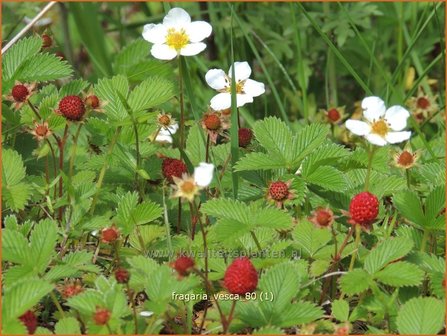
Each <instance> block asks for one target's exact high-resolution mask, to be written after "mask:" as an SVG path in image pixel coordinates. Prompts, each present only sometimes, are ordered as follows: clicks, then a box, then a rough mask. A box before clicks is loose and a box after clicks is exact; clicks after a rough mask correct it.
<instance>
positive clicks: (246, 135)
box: [238, 128, 253, 148]
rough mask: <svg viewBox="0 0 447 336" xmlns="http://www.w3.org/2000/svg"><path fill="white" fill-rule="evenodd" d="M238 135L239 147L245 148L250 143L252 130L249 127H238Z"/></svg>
mask: <svg viewBox="0 0 447 336" xmlns="http://www.w3.org/2000/svg"><path fill="white" fill-rule="evenodd" d="M238 136H239V147H243V148H245V147H247V146H248V145H249V144H250V143H251V139H252V138H253V132H252V130H251V129H249V128H239V131H238Z"/></svg>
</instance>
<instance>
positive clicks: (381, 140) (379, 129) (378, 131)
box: [346, 97, 411, 146]
mask: <svg viewBox="0 0 447 336" xmlns="http://www.w3.org/2000/svg"><path fill="white" fill-rule="evenodd" d="M362 109H363V117H364V118H365V119H366V122H365V121H360V120H354V119H349V120H347V121H346V128H347V129H349V130H350V131H351V132H352V133H354V134H356V135H359V136H363V137H365V138H366V140H368V141H369V142H370V143H372V144H373V145H377V146H385V145H386V144H388V143H390V144H395V143H399V142H402V141H405V140H408V139H409V138H410V136H411V132H409V131H402V130H403V129H404V128H405V127H406V126H407V119H408V117H409V116H410V113H409V112H408V111H407V110H406V109H404V108H403V107H402V106H398V105H395V106H391V107H390V108H388V109H386V108H385V103H384V101H383V100H382V99H380V98H379V97H366V98H365V99H363V101H362Z"/></svg>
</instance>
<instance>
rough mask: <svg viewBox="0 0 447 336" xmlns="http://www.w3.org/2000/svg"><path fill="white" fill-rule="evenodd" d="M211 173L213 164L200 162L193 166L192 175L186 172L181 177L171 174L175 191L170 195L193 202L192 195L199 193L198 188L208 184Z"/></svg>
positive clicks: (211, 177)
mask: <svg viewBox="0 0 447 336" xmlns="http://www.w3.org/2000/svg"><path fill="white" fill-rule="evenodd" d="M213 175H214V165H213V164H212V163H206V162H200V163H199V166H198V167H195V168H194V175H193V176H189V175H188V174H183V176H182V178H178V177H176V176H173V177H172V179H173V181H174V183H175V185H174V186H173V187H174V190H175V191H174V194H173V195H172V197H180V198H183V199H186V200H188V201H189V202H193V201H194V197H196V196H197V195H198V194H199V193H200V190H201V189H204V188H206V187H208V186H209V185H210V183H211V181H212V180H213Z"/></svg>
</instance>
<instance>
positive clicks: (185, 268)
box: [172, 255, 195, 276]
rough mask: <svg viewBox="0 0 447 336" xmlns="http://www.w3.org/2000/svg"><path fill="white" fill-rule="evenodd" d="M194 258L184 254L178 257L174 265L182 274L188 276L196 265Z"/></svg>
mask: <svg viewBox="0 0 447 336" xmlns="http://www.w3.org/2000/svg"><path fill="white" fill-rule="evenodd" d="M194 264H195V263H194V260H193V259H192V258H190V257H188V256H185V255H182V256H180V257H178V258H177V259H176V260H175V261H174V262H173V263H172V267H173V268H174V269H175V270H176V271H177V273H178V274H179V275H181V276H186V275H188V274H189V271H190V270H191V268H193V267H194Z"/></svg>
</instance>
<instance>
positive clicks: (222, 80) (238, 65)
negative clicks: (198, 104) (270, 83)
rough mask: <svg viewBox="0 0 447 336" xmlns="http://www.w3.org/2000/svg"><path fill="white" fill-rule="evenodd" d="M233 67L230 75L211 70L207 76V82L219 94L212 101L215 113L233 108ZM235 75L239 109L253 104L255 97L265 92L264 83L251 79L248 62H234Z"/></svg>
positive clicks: (219, 70)
mask: <svg viewBox="0 0 447 336" xmlns="http://www.w3.org/2000/svg"><path fill="white" fill-rule="evenodd" d="M232 73H233V66H231V67H230V70H229V71H228V75H227V74H225V72H224V71H223V70H221V69H211V70H208V72H207V73H206V75H205V79H206V82H207V83H208V85H209V86H210V87H212V88H213V89H214V90H216V91H218V92H219V93H218V94H217V95H215V96H214V97H213V98H212V99H211V101H210V105H211V108H212V109H213V110H215V111H221V110H226V109H228V108H230V107H231V74H232ZM234 74H235V77H236V78H235V82H236V104H237V107H241V106H244V105H245V104H246V103H252V102H253V98H254V97H258V96H260V95H262V94H263V93H264V92H265V86H264V83H261V82H257V81H255V80H252V79H249V77H250V75H251V68H250V66H249V65H248V63H247V62H234Z"/></svg>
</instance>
